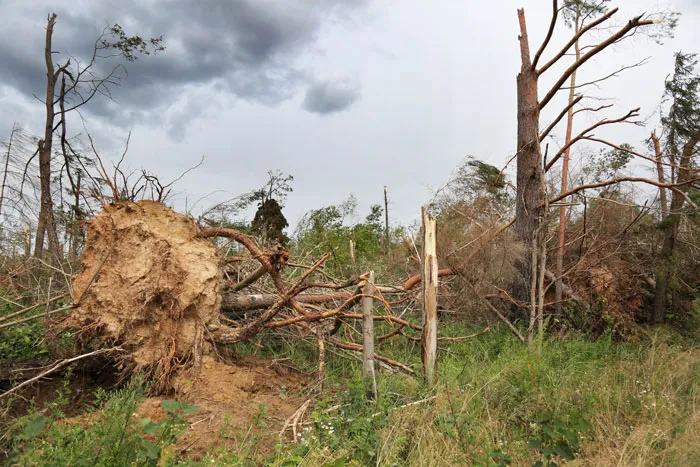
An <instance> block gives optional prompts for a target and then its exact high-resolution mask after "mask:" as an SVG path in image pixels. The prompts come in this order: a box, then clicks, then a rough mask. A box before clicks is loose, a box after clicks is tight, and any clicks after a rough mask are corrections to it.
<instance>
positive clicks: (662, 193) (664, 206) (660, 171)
mask: <svg viewBox="0 0 700 467" xmlns="http://www.w3.org/2000/svg"><path fill="white" fill-rule="evenodd" d="M651 140H652V142H653V143H654V156H655V157H654V158H655V159H656V175H657V178H658V179H659V183H666V175H665V174H664V166H663V152H662V150H661V141H660V140H659V137H658V136H656V131H652V132H651ZM659 200H660V203H661V220H662V221H663V220H664V219H666V216H668V195H667V192H666V188H663V187H659Z"/></svg>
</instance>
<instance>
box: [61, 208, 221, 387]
mask: <svg viewBox="0 0 700 467" xmlns="http://www.w3.org/2000/svg"><path fill="white" fill-rule="evenodd" d="M197 233H198V228H197V226H196V225H195V224H194V223H193V222H192V221H191V220H190V219H189V218H188V217H186V216H184V215H181V214H177V213H175V212H174V211H172V210H171V209H170V208H168V207H166V206H165V205H163V204H162V203H157V202H153V201H140V202H138V203H130V202H122V203H117V204H113V205H109V206H107V207H106V208H105V210H104V211H103V212H102V213H100V214H99V215H98V216H97V217H95V218H94V219H92V220H91V221H89V222H88V234H87V239H86V243H85V249H84V251H83V256H82V271H81V272H80V273H79V274H78V275H77V276H76V277H75V279H74V281H73V292H74V297H75V298H76V300H77V301H78V307H77V308H76V309H75V310H73V312H72V314H71V316H70V317H69V318H68V320H67V321H66V322H65V323H63V326H64V327H77V328H78V329H79V332H78V334H77V337H78V341H79V342H82V343H83V344H87V343H91V344H96V345H99V346H105V345H119V346H121V347H122V348H123V349H124V350H126V352H125V353H124V354H123V355H124V356H123V357H122V362H121V368H122V369H123V370H124V371H123V374H124V376H126V375H128V374H130V373H133V372H135V371H143V372H145V373H146V374H148V375H149V376H150V377H151V378H150V379H151V380H152V382H153V386H152V389H153V391H154V392H158V393H159V392H163V391H168V390H170V389H172V378H173V376H174V374H175V373H177V372H178V371H179V370H183V369H192V370H195V373H196V371H198V370H199V369H200V367H201V362H202V357H203V356H204V355H207V354H209V353H211V352H212V351H213V345H212V344H211V343H210V342H209V341H208V340H207V339H206V338H207V332H208V331H212V330H216V329H217V328H218V327H219V310H220V305H221V295H220V293H219V287H220V284H221V272H220V268H219V257H218V255H217V252H216V249H215V247H214V246H213V245H212V244H210V243H209V242H207V241H206V240H204V239H201V238H198V237H197Z"/></svg>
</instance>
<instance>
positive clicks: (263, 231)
mask: <svg viewBox="0 0 700 467" xmlns="http://www.w3.org/2000/svg"><path fill="white" fill-rule="evenodd" d="M267 174H268V177H269V179H268V181H267V183H265V185H263V186H262V187H261V188H259V189H257V190H253V191H251V192H250V193H246V194H245V195H243V196H242V197H241V200H240V202H239V208H245V207H248V206H250V205H252V204H254V203H257V206H258V208H257V210H256V211H255V216H254V217H253V222H252V223H251V225H250V227H251V231H252V232H253V233H255V234H256V235H258V236H259V237H260V239H261V241H262V243H263V245H270V244H272V243H274V242H279V243H281V244H282V245H284V244H286V243H287V241H288V240H289V238H288V237H287V236H286V235H285V234H284V229H285V228H286V227H288V226H289V223H288V222H287V219H286V218H285V217H284V214H283V213H282V208H283V207H284V202H285V201H286V200H287V195H288V194H289V193H291V192H292V191H293V189H292V187H291V185H290V183H289V182H291V181H293V180H294V177H293V176H292V175H283V174H282V172H280V171H279V170H278V171H276V172H273V171H272V170H270V171H269V172H268V173H267Z"/></svg>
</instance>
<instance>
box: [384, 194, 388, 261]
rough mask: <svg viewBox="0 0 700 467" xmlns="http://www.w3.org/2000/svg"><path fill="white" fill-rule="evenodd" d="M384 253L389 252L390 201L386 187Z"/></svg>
mask: <svg viewBox="0 0 700 467" xmlns="http://www.w3.org/2000/svg"><path fill="white" fill-rule="evenodd" d="M384 252H385V253H388V252H389V199H388V198H387V196H386V186H385V187H384Z"/></svg>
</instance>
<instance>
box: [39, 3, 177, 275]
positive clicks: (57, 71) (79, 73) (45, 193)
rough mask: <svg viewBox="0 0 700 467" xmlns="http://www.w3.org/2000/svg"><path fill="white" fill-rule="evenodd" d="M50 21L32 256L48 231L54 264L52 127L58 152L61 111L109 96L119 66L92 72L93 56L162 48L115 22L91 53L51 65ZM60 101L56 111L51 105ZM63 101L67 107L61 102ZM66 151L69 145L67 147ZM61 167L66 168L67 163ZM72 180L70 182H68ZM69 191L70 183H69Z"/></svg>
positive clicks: (52, 21) (130, 56)
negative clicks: (101, 72) (37, 205)
mask: <svg viewBox="0 0 700 467" xmlns="http://www.w3.org/2000/svg"><path fill="white" fill-rule="evenodd" d="M55 25H56V14H55V13H53V14H51V16H50V17H49V19H48V22H47V25H46V38H45V41H44V61H45V64H46V100H45V101H44V105H45V107H46V120H45V126H44V137H43V139H42V140H40V141H39V147H38V152H39V178H40V185H41V208H40V211H39V218H38V222H37V233H36V242H35V246H34V256H36V257H37V258H40V257H42V256H43V253H44V243H45V236H48V243H49V252H50V255H51V259H52V261H53V262H54V263H58V262H60V260H61V257H62V251H61V248H60V246H59V242H58V232H57V226H56V219H55V216H54V203H53V198H52V186H51V162H52V152H53V139H54V132H55V131H57V130H58V128H59V127H61V132H62V133H61V143H62V146H63V149H64V151H63V152H64V155H65V154H67V151H66V146H68V147H69V145H67V139H66V115H67V114H68V113H70V112H71V111H73V110H76V109H78V108H80V107H82V106H84V105H86V104H88V103H89V102H90V101H91V100H92V99H93V98H94V97H95V96H96V95H97V94H102V95H106V96H109V88H110V86H112V85H117V84H119V82H120V80H121V76H120V73H119V72H120V71H123V70H124V65H122V64H117V65H115V66H114V67H113V68H112V69H111V71H109V72H108V73H106V74H100V73H98V72H96V70H95V68H97V63H98V61H99V60H108V59H117V60H118V59H123V60H126V61H134V60H136V58H137V55H139V54H143V55H149V54H150V53H151V52H150V50H153V51H162V50H164V49H165V47H164V46H163V45H162V38H151V39H147V40H144V39H143V38H141V37H140V36H127V35H126V33H124V30H123V29H122V27H121V26H119V25H118V24H115V25H113V26H110V27H107V28H105V30H104V31H103V33H102V34H101V35H100V36H99V37H98V38H97V39H96V41H95V43H94V46H93V50H92V56H91V57H88V59H87V60H86V61H84V62H81V60H80V59H75V58H73V57H69V58H68V59H67V60H66V62H65V63H64V64H63V65H60V66H58V67H56V66H55V64H54V59H53V56H54V55H55V54H56V53H57V52H56V51H54V49H53V31H54V27H55ZM59 77H62V80H61V81H62V84H61V86H60V89H59V90H58V91H57V89H56V86H57V84H58V82H59ZM57 104H60V107H61V108H60V110H56V105H57ZM66 104H68V106H66ZM58 115H60V121H59V122H58V124H56V117H57V116H58ZM69 150H71V151H72V149H71V148H70V147H69ZM66 170H67V171H68V172H69V173H70V170H71V167H70V166H67V167H66ZM73 185H74V184H73ZM72 188H73V190H74V191H75V189H76V188H75V186H72Z"/></svg>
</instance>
